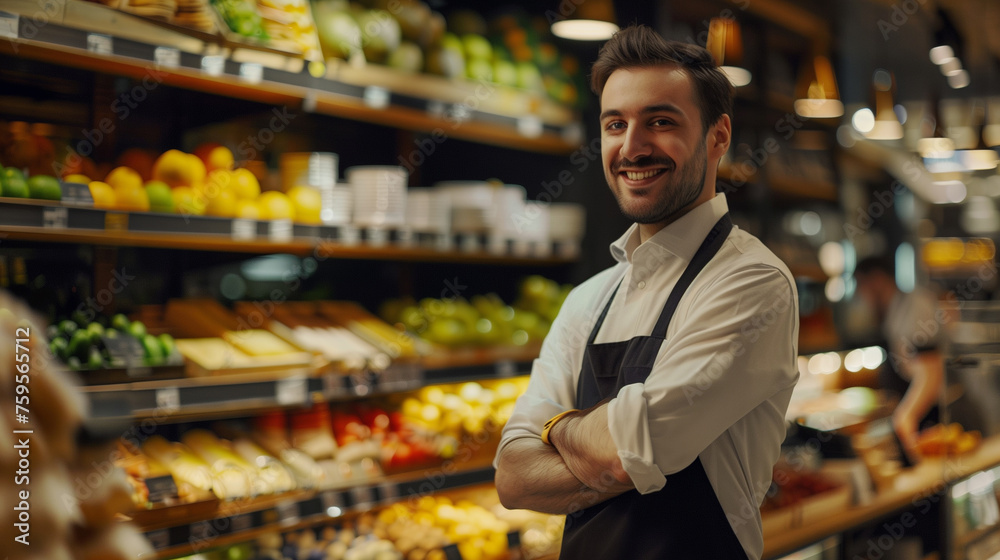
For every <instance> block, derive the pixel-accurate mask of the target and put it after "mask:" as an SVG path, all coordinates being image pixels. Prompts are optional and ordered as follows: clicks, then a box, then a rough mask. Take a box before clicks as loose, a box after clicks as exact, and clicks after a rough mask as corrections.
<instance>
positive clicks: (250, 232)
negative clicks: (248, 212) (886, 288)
mask: <svg viewBox="0 0 1000 560" xmlns="http://www.w3.org/2000/svg"><path fill="white" fill-rule="evenodd" d="M232 237H233V241H252V240H254V239H256V238H257V220H247V219H245V218H234V219H233V231H232Z"/></svg>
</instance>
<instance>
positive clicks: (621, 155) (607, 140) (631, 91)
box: [601, 65, 728, 224]
mask: <svg viewBox="0 0 1000 560" xmlns="http://www.w3.org/2000/svg"><path fill="white" fill-rule="evenodd" d="M727 124H728V120H727ZM712 128H714V127H712ZM601 158H602V160H603V162H604V175H605V177H606V178H607V180H608V185H609V186H610V187H611V192H612V193H614V195H615V198H616V199H617V200H618V206H619V208H621V211H622V213H623V214H624V215H625V217H626V218H628V219H630V220H632V221H634V222H638V223H640V224H653V223H669V222H670V221H672V220H673V217H674V215H675V214H676V213H677V212H678V211H681V210H687V209H689V207H692V206H693V205H694V203H695V201H696V200H698V199H699V197H701V196H702V195H703V194H704V193H705V191H706V187H705V174H706V170H707V167H708V154H707V152H706V132H705V131H704V130H702V124H701V111H700V108H699V107H698V104H697V103H696V102H695V96H694V86H693V84H692V83H691V78H690V77H689V76H688V74H687V72H685V71H684V70H682V69H681V68H680V67H677V66H674V65H659V66H651V67H639V68H623V69H620V70H615V71H614V72H613V73H612V74H611V76H610V77H609V78H608V81H607V83H606V84H605V86H604V91H603V92H602V94H601ZM712 187H713V188H712V190H711V192H714V185H713V186H712Z"/></svg>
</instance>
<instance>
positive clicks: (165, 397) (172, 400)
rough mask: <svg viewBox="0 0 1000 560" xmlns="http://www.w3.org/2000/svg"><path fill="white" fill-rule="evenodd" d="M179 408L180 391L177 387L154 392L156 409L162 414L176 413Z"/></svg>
mask: <svg viewBox="0 0 1000 560" xmlns="http://www.w3.org/2000/svg"><path fill="white" fill-rule="evenodd" d="M180 407H181V391H180V389H178V388H177V387H163V388H160V389H157V390H156V408H158V409H159V410H161V411H163V412H176V411H177V410H178V409H180Z"/></svg>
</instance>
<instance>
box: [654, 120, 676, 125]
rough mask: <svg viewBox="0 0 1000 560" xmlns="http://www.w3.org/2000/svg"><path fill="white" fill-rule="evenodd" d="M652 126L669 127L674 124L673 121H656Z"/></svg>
mask: <svg viewBox="0 0 1000 560" xmlns="http://www.w3.org/2000/svg"><path fill="white" fill-rule="evenodd" d="M653 124H654V125H656V126H670V125H672V124H674V121H672V120H670V119H656V120H655V121H653Z"/></svg>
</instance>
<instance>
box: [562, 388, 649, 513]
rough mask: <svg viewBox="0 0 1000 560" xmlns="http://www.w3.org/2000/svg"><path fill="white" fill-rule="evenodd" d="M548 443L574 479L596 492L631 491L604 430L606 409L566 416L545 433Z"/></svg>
mask: <svg viewBox="0 0 1000 560" xmlns="http://www.w3.org/2000/svg"><path fill="white" fill-rule="evenodd" d="M549 441H551V442H552V446H553V447H555V448H556V450H557V451H559V455H560V456H561V457H562V459H563V461H564V462H565V463H566V467H567V468H568V469H569V471H570V472H571V473H573V475H574V476H576V478H577V479H579V480H580V482H582V483H583V484H585V485H586V486H587V487H588V488H591V489H593V490H596V491H598V492H610V493H615V494H620V493H622V492H626V491H628V490H632V489H633V488H634V487H635V486H634V485H633V484H632V479H631V478H629V475H628V473H626V472H625V469H624V468H623V467H622V462H621V459H619V458H618V448H617V446H616V445H615V442H614V439H613V438H612V437H611V432H610V431H609V430H608V405H607V404H606V403H605V404H600V405H598V406H596V407H594V408H591V409H588V410H585V411H581V412H578V413H574V414H570V415H568V416H566V417H565V418H563V419H562V420H560V421H559V422H557V423H556V425H555V426H554V427H553V428H552V431H550V432H549Z"/></svg>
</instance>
